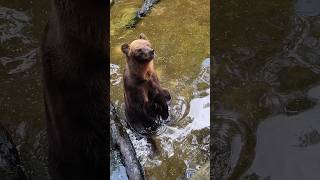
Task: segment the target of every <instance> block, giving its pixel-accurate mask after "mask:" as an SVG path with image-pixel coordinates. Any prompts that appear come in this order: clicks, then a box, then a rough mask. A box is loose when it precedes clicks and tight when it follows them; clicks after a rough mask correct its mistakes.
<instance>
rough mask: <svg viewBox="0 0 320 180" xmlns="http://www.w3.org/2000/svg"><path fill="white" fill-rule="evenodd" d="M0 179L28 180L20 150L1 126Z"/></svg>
mask: <svg viewBox="0 0 320 180" xmlns="http://www.w3.org/2000/svg"><path fill="white" fill-rule="evenodd" d="M0 179H6V180H17V179H19V180H26V179H27V178H26V176H25V174H24V172H23V170H22V165H21V161H20V157H19V153H18V150H17V149H16V146H15V145H14V143H13V140H12V138H11V136H10V134H9V132H8V131H7V130H6V129H5V128H4V127H3V126H2V125H1V124H0Z"/></svg>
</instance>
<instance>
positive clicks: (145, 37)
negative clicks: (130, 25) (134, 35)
mask: <svg viewBox="0 0 320 180" xmlns="http://www.w3.org/2000/svg"><path fill="white" fill-rule="evenodd" d="M139 39H144V40H148V38H147V36H146V35H145V34H143V33H141V34H140V35H139Z"/></svg>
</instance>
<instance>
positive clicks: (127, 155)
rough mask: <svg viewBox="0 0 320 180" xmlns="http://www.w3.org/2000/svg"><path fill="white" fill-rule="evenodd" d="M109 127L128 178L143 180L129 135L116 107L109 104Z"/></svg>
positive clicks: (142, 172) (130, 179)
mask: <svg viewBox="0 0 320 180" xmlns="http://www.w3.org/2000/svg"><path fill="white" fill-rule="evenodd" d="M110 110H111V112H110V116H111V118H110V127H111V138H112V142H113V144H115V145H116V146H117V147H118V148H119V150H120V153H121V158H122V161H123V163H124V166H125V168H126V172H127V176H128V178H129V180H144V179H145V178H144V171H143V168H142V166H141V164H140V162H139V160H138V158H137V155H136V152H135V150H134V147H133V144H132V142H131V140H130V138H129V135H128V134H127V132H126V131H125V129H124V128H123V126H122V125H121V122H120V119H119V116H118V115H117V112H116V108H115V107H114V106H113V105H110Z"/></svg>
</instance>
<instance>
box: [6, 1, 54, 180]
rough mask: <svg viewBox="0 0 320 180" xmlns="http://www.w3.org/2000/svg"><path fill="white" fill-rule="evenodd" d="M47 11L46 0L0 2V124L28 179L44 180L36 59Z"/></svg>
mask: <svg viewBox="0 0 320 180" xmlns="http://www.w3.org/2000/svg"><path fill="white" fill-rule="evenodd" d="M47 9H48V4H47V3H46V1H39V2H38V1H15V0H14V1H6V0H4V1H1V3H0V32H1V33H0V123H1V124H2V125H3V126H4V127H6V128H7V129H8V130H9V131H10V134H11V135H12V136H13V140H14V142H15V143H16V145H17V148H18V150H19V152H20V155H21V158H22V163H23V164H24V168H25V172H26V173H27V176H28V177H29V178H31V179H47V170H46V163H45V162H46V160H45V159H46V154H45V152H46V149H45V148H46V139H45V138H46V136H45V131H44V117H43V104H42V92H40V89H41V85H40V81H41V80H40V67H41V66H40V59H39V43H40V37H41V33H42V30H43V28H44V25H45V22H46V19H47ZM3 178H4V177H0V179H3Z"/></svg>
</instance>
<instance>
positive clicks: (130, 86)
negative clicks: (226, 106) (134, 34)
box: [121, 33, 171, 135]
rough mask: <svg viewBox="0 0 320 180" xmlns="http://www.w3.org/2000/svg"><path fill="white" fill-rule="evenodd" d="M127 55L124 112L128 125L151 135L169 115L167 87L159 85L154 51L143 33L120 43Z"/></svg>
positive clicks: (142, 133)
mask: <svg viewBox="0 0 320 180" xmlns="http://www.w3.org/2000/svg"><path fill="white" fill-rule="evenodd" d="M121 50H122V52H123V53H124V54H125V55H126V62H127V65H126V69H125V72H124V77H123V80H124V101H125V112H126V116H127V120H128V123H129V125H130V126H131V128H132V129H133V130H135V131H136V132H138V133H139V134H141V135H150V134H151V133H153V132H154V131H155V130H156V129H157V128H158V127H159V125H160V124H161V123H162V122H159V119H160V117H161V118H162V119H163V120H166V119H167V118H168V116H169V112H168V104H167V102H168V101H169V100H170V99H171V97H170V94H169V92H168V91H167V90H165V89H163V88H161V87H160V82H159V79H158V77H157V74H156V71H155V69H154V64H153V59H154V56H155V53H154V52H155V51H154V49H152V46H151V43H150V41H149V40H148V38H147V37H146V36H145V35H144V34H143V33H141V34H140V37H139V39H136V40H134V41H133V42H131V44H130V45H128V44H127V43H125V44H123V45H122V46H121Z"/></svg>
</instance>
